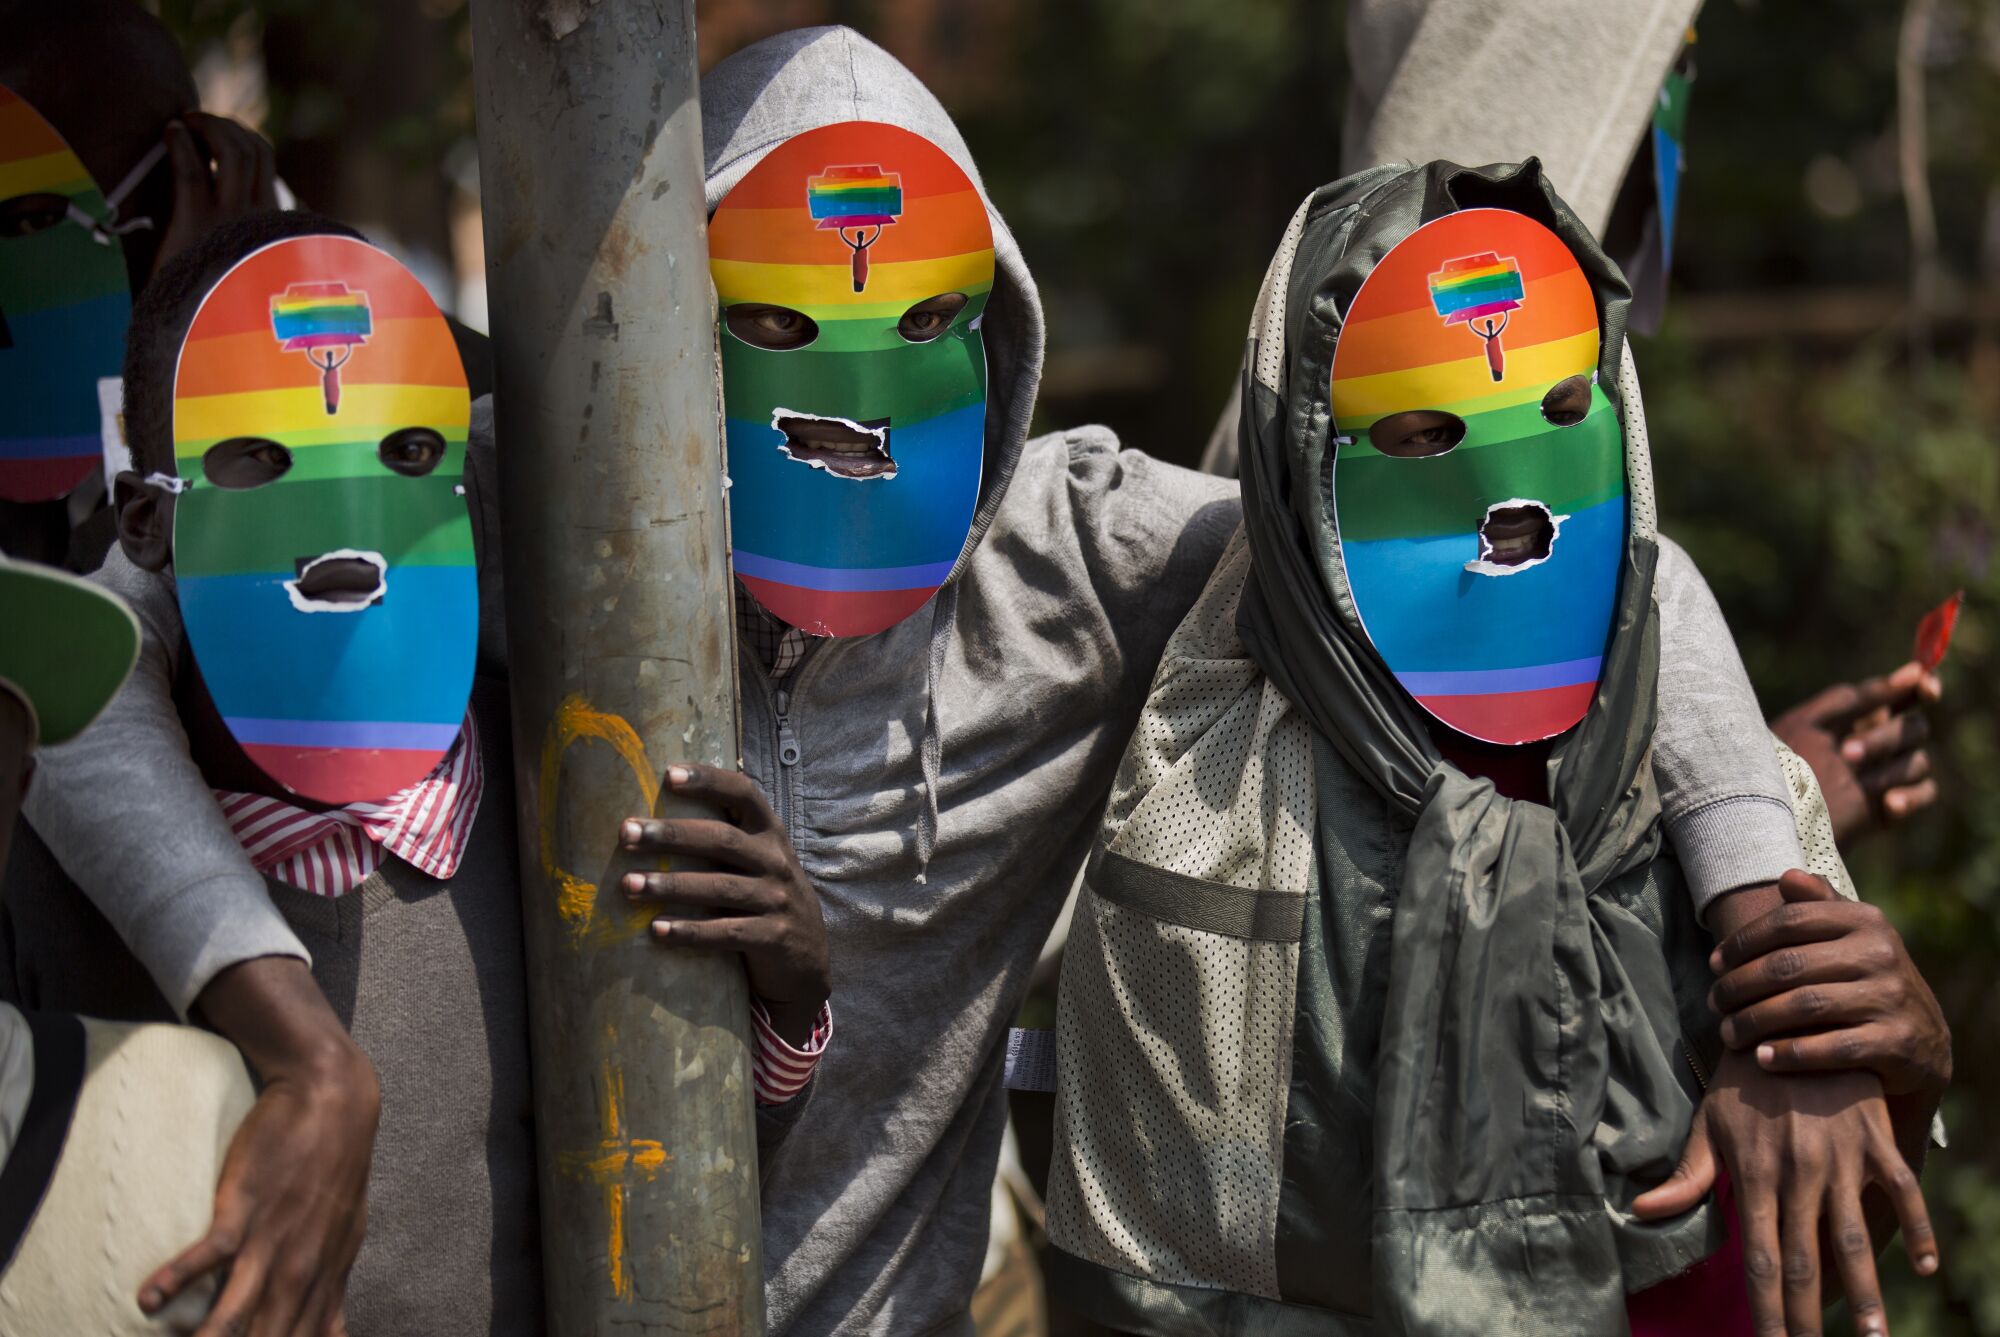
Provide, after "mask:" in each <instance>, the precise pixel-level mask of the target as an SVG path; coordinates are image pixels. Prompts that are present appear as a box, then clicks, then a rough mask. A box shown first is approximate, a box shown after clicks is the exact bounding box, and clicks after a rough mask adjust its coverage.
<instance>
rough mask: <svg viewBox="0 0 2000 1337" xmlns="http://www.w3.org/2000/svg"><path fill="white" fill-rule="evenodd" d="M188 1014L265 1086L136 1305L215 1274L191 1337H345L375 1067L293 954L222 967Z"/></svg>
mask: <svg viewBox="0 0 2000 1337" xmlns="http://www.w3.org/2000/svg"><path fill="white" fill-rule="evenodd" d="M196 1010H197V1011H198V1012H199V1013H200V1015H201V1016H202V1017H203V1018H204V1019H205V1020H207V1021H208V1022H209V1024H211V1025H212V1026H214V1027H215V1029H216V1030H217V1031H219V1032H221V1034H223V1035H224V1036H226V1037H227V1038H228V1039H230V1040H231V1041H233V1042H234V1043H235V1044H236V1046H237V1048H239V1049H240V1050H242V1051H243V1056H244V1058H245V1059H247V1060H248V1061H249V1063H250V1066H251V1067H252V1068H253V1069H254V1070H255V1071H256V1073H257V1075H258V1077H259V1078H260V1079H261V1080H262V1081H263V1084H264V1086H263V1090H262V1092H261V1093H260V1094H259V1095H258V1097H257V1103H256V1104H255V1105H254V1106H252V1107H251V1110H250V1113H249V1114H248V1115H247V1116H246V1117H245V1118H244V1120H243V1123H242V1126H241V1127H239V1128H238V1129H237V1131H236V1136H235V1138H234V1139H233V1140H232V1141H231V1142H230V1144H229V1152H228V1155H227V1156H226V1157H225V1159H224V1161H223V1165H222V1177H221V1180H220V1181H219V1182H218V1183H217V1185H216V1190H215V1213H214V1216H213V1218H212V1219H211V1222H210V1225H209V1228H208V1233H207V1234H206V1235H204V1236H203V1237H202V1238H201V1239H200V1240H198V1241H196V1242H195V1243H194V1244H192V1245H190V1246H189V1247H188V1248H187V1249H186V1250H184V1251H183V1252H182V1253H181V1254H180V1255H179V1256H178V1257H176V1258H174V1259H173V1260H172V1261H171V1262H169V1263H167V1264H166V1265H164V1266H163V1267H161V1268H160V1269H159V1270H158V1271H157V1272H155V1273H153V1275H151V1276H150V1277H148V1278H146V1281H145V1283H144V1285H143V1286H142V1287H141V1288H140V1291H139V1307H140V1308H141V1309H143V1310H144V1311H146V1312H147V1313H149V1314H150V1313H156V1312H158V1310H159V1309H160V1308H161V1307H162V1306H163V1305H165V1304H166V1302H167V1301H168V1300H169V1299H170V1298H172V1297H173V1296H174V1295H176V1294H178V1293H179V1292H180V1291H181V1290H182V1289H184V1288H185V1287H186V1286H187V1284H188V1283H189V1282H190V1281H192V1280H194V1279H195V1278H197V1277H200V1276H203V1275H205V1274H207V1273H210V1272H214V1271H216V1270H218V1269H223V1270H226V1272H227V1280H226V1282H225V1283H224V1285H223V1287H222V1291H221V1294H220V1295H219V1296H218V1298H217V1300H216V1303H215V1307H214V1309H213V1310H211V1311H210V1313H209V1316H208V1318H207V1320H206V1321H205V1322H203V1324H202V1325H201V1328H200V1329H199V1330H198V1332H197V1334H196V1337H239V1335H241V1334H248V1335H250V1337H264V1334H267V1333H268V1334H273V1335H274V1337H322V1335H323V1334H343V1333H345V1331H346V1325H345V1320H344V1319H343V1317H342V1312H341V1308H342V1303H343V1301H344V1299H345V1296H346V1291H347V1276H348V1272H349V1271H350V1270H351V1269H352V1268H353V1266H354V1258H355V1255H356V1254H358V1253H359V1252H360V1250H361V1237H362V1234H363V1231H364V1229H365V1228H366V1224H367V1216H368V1205H367V1187H368V1164H369V1159H370V1157H371V1156H372V1155H373V1152H374V1146H375V1126H376V1122H377V1120H378V1118H379V1116H380V1113H381V1104H382V1097H381V1088H380V1086H379V1085H378V1084H377V1082H376V1078H375V1069H374V1067H373V1066H372V1065H371V1064H370V1063H369V1062H368V1057H367V1055H365V1054H363V1053H362V1052H361V1050H360V1048H359V1047H357V1046H356V1045H355V1043H354V1041H353V1040H352V1039H350V1038H349V1037H348V1035H347V1032H346V1030H344V1029H343V1028H342V1026H341V1024H340V1019H339V1018H338V1017H336V1016H335V1015H334V1013H333V1009H332V1008H331V1007H329V1006H328V1005H327V1001H326V998H325V996H324V995H323V994H321V993H320V990H319V985H318V984H317V983H315V982H314V980H313V977H312V974H311V972H309V971H308V970H307V969H306V966H305V963H304V962H302V961H298V960H296V959H294V958H291V957H281V956H271V957H259V958H257V959H255V960H251V961H244V962H240V963H238V964H237V965H234V966H231V967H230V968H229V969H227V970H224V971H223V972H222V973H220V974H219V975H217V976H216V977H215V978H214V979H213V980H211V981H210V982H209V984H208V986H207V987H206V988H204V989H203V990H202V992H201V995H200V997H199V998H198V999H197V1000H196Z"/></svg>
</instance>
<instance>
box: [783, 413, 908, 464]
mask: <svg viewBox="0 0 2000 1337" xmlns="http://www.w3.org/2000/svg"><path fill="white" fill-rule="evenodd" d="M771 428H772V430H773V431H775V432H777V433H778V434H779V435H780V436H782V437H783V438H784V439H783V440H781V441H780V442H779V443H778V449H779V450H781V451H783V452H784V453H785V457H786V458H787V459H794V460H797V461H799V463H801V464H806V465H810V466H811V467H813V468H815V469H823V470H825V471H826V472H827V473H829V474H832V475H833V476H834V477H836V478H853V479H857V480H863V481H865V480H867V479H871V478H894V477H895V476H896V460H895V457H894V456H892V455H890V453H889V420H888V419H887V418H872V419H869V420H868V421H866V422H858V421H856V420H855V419H853V418H838V417H827V416H825V415H822V414H817V413H799V412H796V411H794V410H792V409H775V410H773V411H772V413H771Z"/></svg>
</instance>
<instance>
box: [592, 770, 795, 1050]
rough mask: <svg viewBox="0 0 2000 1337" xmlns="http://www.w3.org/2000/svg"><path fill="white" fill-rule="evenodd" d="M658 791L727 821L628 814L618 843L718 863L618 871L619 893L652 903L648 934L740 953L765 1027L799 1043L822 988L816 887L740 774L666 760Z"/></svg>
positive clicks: (746, 778)
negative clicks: (715, 811)
mask: <svg viewBox="0 0 2000 1337" xmlns="http://www.w3.org/2000/svg"><path fill="white" fill-rule="evenodd" d="M667 787H668V788H669V789H670V790H671V791H672V792H673V793H674V794H675V795H677V796H679V797H681V798H688V799H694V800H697V801H698V802H703V803H709V804H713V805H714V806H716V807H718V808H720V809H722V812H723V814H724V816H725V817H726V818H727V819H728V820H726V821H722V820H717V819H714V818H700V817H681V818H662V817H633V818H628V819H627V820H626V822H625V823H624V826H623V827H622V828H621V829H620V832H619V842H620V844H621V845H622V846H623V847H624V848H625V849H627V850H629V851H631V852H633V853H635V854H645V855H660V854H680V855H687V856H690V857H692V858H696V859H701V860H704V861H706V862H708V863H712V864H715V865H718V868H717V869H716V870H715V871H699V872H696V871H688V872H667V873H627V874H626V875H625V884H624V885H625V894H626V895H627V896H629V897H631V898H632V899H633V900H634V901H638V902H641V903H646V904H652V905H657V906H658V907H659V908H660V910H661V913H660V915H659V916H658V917H657V918H655V919H654V920H653V936H654V937H655V938H656V939H658V940H660V941H662V942H667V943H672V944H674V945H675V946H679V947H695V948H700V949H703V950H708V951H725V952H741V953H742V954H743V961H744V965H745V966H746V967H747V969H748V970H749V972H750V988H751V990H752V991H753V992H754V993H755V994H756V995H757V996H758V997H759V998H761V999H762V1000H763V1001H764V1006H765V1007H766V1009H767V1010H768V1011H769V1012H770V1016H771V1027H772V1029H774V1030H775V1031H777V1032H778V1034H779V1035H780V1036H782V1037H783V1038H784V1039H785V1040H786V1041H788V1042H789V1043H791V1044H793V1045H798V1046H804V1045H805V1044H806V1043H807V1041H808V1040H810V1038H811V1036H812V1033H813V1025H814V1023H815V1022H816V1021H817V1020H818V1018H819V1012H820V1007H821V1005H822V1004H824V1003H825V1002H826V999H827V993H828V990H829V988H830V987H831V986H830V984H829V976H830V966H829V964H828V955H827V942H826V924H825V922H824V921H823V920H822V919H821V917H820V909H819V893H818V892H817V891H816V890H815V889H814V888H813V884H812V880H811V879H810V878H808V877H807V876H806V874H805V870H804V869H803V868H801V867H800V866H799V856H798V855H797V854H796V853H795V852H794V851H793V850H792V841H791V837H790V836H788V835H787V834H786V833H785V828H784V826H783V824H782V823H780V822H779V821H778V816H777V814H776V813H774V812H773V811H771V804H770V802H769V801H768V800H767V799H766V798H765V797H764V791H763V790H761V789H759V788H758V787H757V784H756V782H755V781H754V780H752V779H750V777H749V776H747V775H744V774H743V773H742V772H740V771H733V770H724V769H722V768H720V767H716V766H701V765H696V764H694V763H692V762H689V763H685V764H682V765H678V766H670V767H668V768H667ZM690 911H692V912H695V913H693V914H689V913H687V912H690ZM709 916H713V917H712V918H711V917H709Z"/></svg>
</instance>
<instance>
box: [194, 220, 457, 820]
mask: <svg viewBox="0 0 2000 1337" xmlns="http://www.w3.org/2000/svg"><path fill="white" fill-rule="evenodd" d="M470 416H471V403H470V399H469V397H468V395H467V391H466V382H465V369H464V367H463V365H462V364H461V363H460V362H459V358H458V351H457V347H456V345H455V344H454V343H453V341H452V337H451V330H450V328H449V327H448V326H447V325H446V324H445V321H444V317H443V316H442V315H440V314H439V312H438V309H437V306H436V304H435V303H433V302H432V301H431V298H430V296H429V294H427V293H426V292H425V291H424V288H423V285H422V284H420V283H418V282H417V279H416V276H415V275H413V274H411V273H410V272H409V271H408V270H407V269H405V268H404V267H403V266H402V265H401V264H400V263H398V262H397V261H396V260H395V258H394V257H392V256H390V255H388V254H387V253H386V252H383V251H380V250H377V249H376V248H375V247H373V246H370V245H368V244H367V243H365V242H362V241H358V240H355V239H353V238H350V237H337V236H306V237H293V238H289V239H287V240H284V241H278V242H273V243H272V244H271V245H269V246H265V247H263V248H261V249H260V250H257V251H254V252H252V253H251V254H250V255H248V256H246V257H244V259H242V260H241V261H239V262H238V263H237V264H236V265H235V266H234V267H233V268H231V269H230V270H229V272H228V273H226V274H225V275H223V276H222V278H221V279H219V280H218V281H217V282H216V284H215V286H214V287H213V288H211V289H210V290H209V292H208V294H207V296H205V297H204V298H203V299H202V303H201V306H200V307H199V308H198V309H197V311H196V312H195V316H194V319H193V321H192V323H191V324H190V326H189V328H188V333H187V337H186V338H185V340H184V341H183V342H182V345H181V353H180V362H179V365H178V367H177V369H176V372H175V379H174V456H175V462H176V466H177V468H178V469H179V471H180V475H181V477H182V478H184V479H186V480H188V481H189V482H190V483H191V484H192V486H191V487H190V488H189V489H188V490H187V491H186V493H185V494H184V495H182V496H181V497H180V498H179V500H178V501H177V502H176V503H175V509H174V575H175V587H176V592H177V595H178V597H179V600H180V605H181V613H182V616H183V617H184V619H185V621H186V624H187V634H188V641H189V644H190V645H191V646H192V647H193V649H194V656H195V660H196V663H197V664H198V665H199V667H200V669H201V675H202V679H203V681H204V682H205V683H206V685H207V687H208V690H209V694H210V695H211V696H212V697H213V698H214V700H215V704H216V707H217V709H218V710H219V711H220V712H221V714H222V718H223V723H224V724H225V725H227V726H228V728H229V731H230V733H231V734H232V735H233V736H234V737H235V739H236V741H237V743H238V744H240V745H241V746H242V747H243V750H244V751H245V753H247V754H248V755H249V757H250V759H251V760H252V761H254V762H256V763H257V765H258V766H259V767H260V768H261V769H262V770H263V771H264V772H265V773H266V774H267V775H269V776H270V777H271V778H272V779H274V780H277V781H278V782H279V783H280V784H282V785H283V786H284V787H285V788H287V789H288V790H290V791H292V792H294V793H298V794H303V795H305V796H306V797H308V798H311V799H315V800H318V801H320V802H323V803H350V802H355V801H372V800H377V799H385V798H388V797H389V796H391V795H392V794H395V793H397V792H399V791H400V790H402V789H405V788H407V787H409V786H410V785H412V784H415V783H416V782H417V781H419V780H421V779H422V778H423V777H424V776H425V775H426V774H427V773H428V772H429V771H430V770H431V769H432V768H433V767H435V766H436V765H437V763H438V762H439V760H440V759H441V758H443V756H444V754H445V753H446V752H447V751H448V750H449V749H450V747H451V745H452V743H453V742H454V741H455V740H456V739H457V737H458V734H459V728H460V725H461V724H462V723H463V721H464V718H465V710H466V703H467V701H468V700H469V699H470V697H471V692H472V673H473V661H474V658H475V654H476V650H477V644H478V629H479V591H478V581H477V575H476V571H475V567H474V560H473V547H472V521H471V515H470V513H469V512H468V510H467V509H466V503H465V498H464V496H463V495H462V494H463V491H464V489H463V488H462V487H461V486H460V479H461V478H462V477H463V475H464V470H465V448H466V434H467V428H468V424H469V422H470ZM371 584H372V586H373V589H372V593H371V592H370V590H369V586H370V585H371Z"/></svg>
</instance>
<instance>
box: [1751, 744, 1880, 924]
mask: <svg viewBox="0 0 2000 1337" xmlns="http://www.w3.org/2000/svg"><path fill="white" fill-rule="evenodd" d="M1771 743H1772V745H1773V746H1775V747H1776V748H1777V749H1778V761H1779V764H1781V765H1782V766H1783V767H1784V768H1785V782H1786V783H1787V784H1789V785H1790V786H1791V789H1792V821H1793V823H1794V824H1795V825H1796V826H1797V827H1798V829H1799V844H1800V845H1802V846H1803V847H1804V848H1805V855H1806V871H1807V872H1808V873H1817V874H1819V875H1820V876H1821V877H1823V878H1825V879H1826V880H1827V881H1829V882H1831V883H1833V889H1834V890H1835V891H1837V892H1839V893H1840V894H1841V895H1843V896H1845V897H1847V899H1848V900H1850V901H1853V900H1859V899H1860V895H1859V893H1857V892H1856V891H1855V889H1854V879H1853V878H1851V877H1849V876H1848V873H1847V863H1846V861H1845V860H1843V859H1842V858H1841V857H1840V847H1839V846H1838V845H1836V844H1834V841H1833V814H1832V813H1830V812H1828V811H1827V807H1826V795H1824V794H1822V793H1821V792H1820V788H1819V778H1818V777H1817V776H1815V775H1814V774H1813V773H1812V767H1810V766H1808V765H1806V762H1805V758H1804V757H1801V756H1800V755H1799V754H1798V753H1796V752H1794V751H1792V750H1791V749H1790V748H1788V747H1786V746H1785V745H1784V743H1782V742H1780V741H1779V740H1778V738H1777V736H1776V735H1773V736H1772V738H1771Z"/></svg>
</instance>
